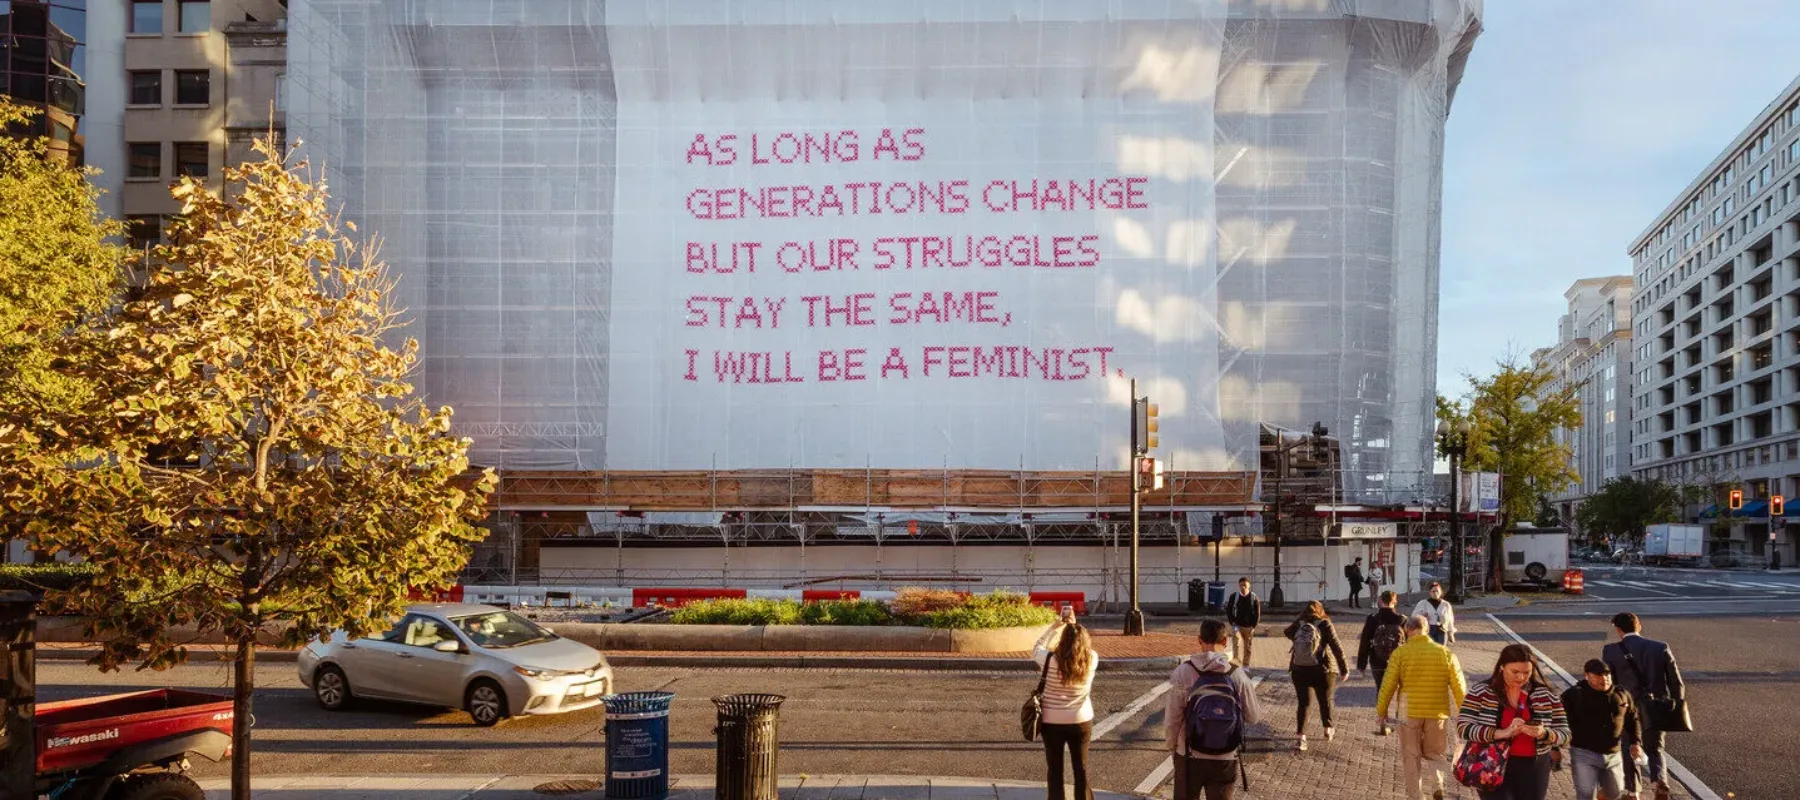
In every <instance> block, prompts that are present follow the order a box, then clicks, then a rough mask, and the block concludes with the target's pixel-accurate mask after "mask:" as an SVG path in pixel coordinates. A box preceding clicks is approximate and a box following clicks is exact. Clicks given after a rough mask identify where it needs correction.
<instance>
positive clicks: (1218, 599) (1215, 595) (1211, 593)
mask: <svg viewBox="0 0 1800 800" xmlns="http://www.w3.org/2000/svg"><path fill="white" fill-rule="evenodd" d="M1206 605H1207V606H1208V607H1209V608H1224V607H1225V584H1224V583H1222V582H1220V581H1207V582H1206Z"/></svg>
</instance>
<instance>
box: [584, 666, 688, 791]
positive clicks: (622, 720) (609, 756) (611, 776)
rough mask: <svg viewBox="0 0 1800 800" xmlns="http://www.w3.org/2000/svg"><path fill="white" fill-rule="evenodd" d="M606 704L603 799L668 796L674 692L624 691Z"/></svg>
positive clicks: (605, 699)
mask: <svg viewBox="0 0 1800 800" xmlns="http://www.w3.org/2000/svg"><path fill="white" fill-rule="evenodd" d="M600 699H601V702H604V703H606V796H607V797H609V798H614V800H664V798H667V797H668V796H669V703H670V702H671V701H673V700H674V699H675V693H674V692H625V693H622V694H609V695H607V696H605V697H602V698H600Z"/></svg>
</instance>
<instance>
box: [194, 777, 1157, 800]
mask: <svg viewBox="0 0 1800 800" xmlns="http://www.w3.org/2000/svg"><path fill="white" fill-rule="evenodd" d="M594 780H595V779H594V778H593V777H586V776H579V775H499V776H493V775H389V776H381V777H329V776H292V777H266V778H265V777H259V778H256V779H255V781H254V786H255V794H256V797H257V798H258V800H315V799H316V800H385V799H386V798H392V800H541V798H544V797H573V798H583V799H593V798H600V797H604V796H605V792H604V791H602V790H600V789H598V788H593V787H594ZM200 785H201V787H202V788H204V789H205V790H206V796H207V798H208V800H224V798H226V797H228V796H229V795H230V791H229V790H230V783H229V782H228V781H224V780H213V781H202V782H201V784H200ZM780 786H781V797H782V798H783V800H1043V797H1044V784H1042V783H1020V782H1014V781H989V780H977V779H971V778H928V777H923V776H918V775H873V776H861V775H804V776H802V775H794V776H783V777H782V778H781V783H780ZM669 790H670V791H669V800H711V799H712V797H713V776H711V775H675V776H672V777H671V778H670V779H669ZM1065 791H1067V790H1066V789H1065ZM1094 797H1095V800H1130V798H1131V795H1124V794H1117V793H1114V792H1100V791H1096V792H1094Z"/></svg>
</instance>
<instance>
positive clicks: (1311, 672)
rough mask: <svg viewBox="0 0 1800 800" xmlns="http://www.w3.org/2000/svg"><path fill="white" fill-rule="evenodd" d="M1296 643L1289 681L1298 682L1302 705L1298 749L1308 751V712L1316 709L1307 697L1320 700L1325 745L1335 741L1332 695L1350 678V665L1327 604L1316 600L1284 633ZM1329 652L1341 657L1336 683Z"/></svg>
mask: <svg viewBox="0 0 1800 800" xmlns="http://www.w3.org/2000/svg"><path fill="white" fill-rule="evenodd" d="M1283 633H1284V634H1285V635H1286V636H1287V638H1288V639H1289V640H1290V641H1292V642H1293V643H1294V645H1293V647H1292V648H1291V649H1290V650H1289V652H1288V677H1289V678H1291V679H1292V680H1293V681H1294V697H1295V699H1296V700H1298V701H1299V703H1300V710H1299V717H1300V719H1299V725H1298V734H1299V737H1300V742H1299V744H1298V745H1296V747H1297V748H1298V749H1300V750H1305V749H1306V711H1307V708H1308V707H1310V706H1311V705H1312V698H1310V697H1308V696H1307V692H1308V691H1309V690H1310V691H1311V692H1312V693H1313V696H1315V697H1317V698H1319V722H1321V723H1324V725H1325V741H1327V742H1329V741H1331V737H1332V734H1333V733H1334V731H1333V730H1332V728H1331V693H1332V691H1333V690H1334V689H1336V688H1337V681H1341V680H1343V679H1345V678H1348V677H1350V665H1349V663H1348V662H1346V661H1345V660H1344V646H1343V645H1342V644H1340V643H1339V642H1338V635H1337V629H1336V628H1334V627H1332V625H1331V615H1330V614H1327V613H1325V604H1323V603H1320V602H1319V601H1317V600H1314V601H1312V602H1310V603H1307V604H1306V609H1305V610H1303V611H1301V612H1300V618H1299V619H1296V620H1294V621H1293V622H1292V623H1290V624H1289V625H1288V626H1287V630H1286V631H1284V632H1283ZM1326 650H1330V651H1331V655H1333V656H1336V657H1337V666H1338V668H1337V676H1336V680H1333V679H1332V672H1331V663H1330V662H1329V661H1327V660H1326Z"/></svg>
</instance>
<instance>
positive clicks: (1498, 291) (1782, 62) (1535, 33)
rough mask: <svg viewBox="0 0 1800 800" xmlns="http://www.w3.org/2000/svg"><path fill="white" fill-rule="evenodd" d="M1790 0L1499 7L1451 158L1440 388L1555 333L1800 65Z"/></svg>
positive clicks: (1476, 61)
mask: <svg viewBox="0 0 1800 800" xmlns="http://www.w3.org/2000/svg"><path fill="white" fill-rule="evenodd" d="M1796 32H1800V2H1794V0H1578V1H1573V0H1487V5H1486V22H1485V30H1484V31H1483V33H1482V35H1481V38H1480V39H1478V40H1477V41H1476V44H1475V51H1474V54H1473V56H1472V57H1471V59H1470V63H1469V67H1468V71H1467V73H1465V74H1464V76H1463V81H1462V86H1461V88H1459V89H1458V90H1457V94H1456V102H1455V104H1454V105H1453V106H1452V108H1451V111H1450V123H1449V128H1448V133H1447V136H1448V138H1447V142H1446V146H1445V156H1444V228H1443V282H1442V300H1441V303H1440V306H1439V321H1438V391H1439V392H1440V393H1443V394H1447V395H1450V396H1453V397H1454V396H1460V395H1461V394H1463V392H1464V391H1466V389H1467V386H1468V383H1467V381H1466V380H1464V377H1463V376H1464V375H1465V374H1466V373H1470V372H1473V373H1475V374H1478V375H1485V374H1487V373H1489V372H1491V371H1492V369H1493V365H1494V361H1495V360H1496V359H1498V358H1500V357H1501V356H1504V355H1506V354H1507V353H1509V352H1517V353H1529V352H1530V351H1531V350H1532V349H1534V348H1537V347H1541V346H1544V345H1548V344H1552V343H1554V342H1555V340H1556V320H1557V317H1558V316H1560V315H1561V314H1562V313H1563V312H1564V311H1565V310H1566V308H1567V305H1566V303H1565V302H1564V300H1563V296H1562V295H1563V291H1564V290H1566V289H1567V288H1568V287H1569V284H1570V283H1571V282H1573V281H1575V280H1576V279H1578V278H1585V277H1594V276H1600V275H1624V274H1628V273H1629V272H1630V271H1631V267H1630V261H1629V259H1628V258H1627V257H1626V255H1625V249H1626V248H1627V247H1628V246H1629V245H1630V243H1631V240H1632V239H1633V238H1635V237H1636V236H1637V235H1638V234H1639V233H1641V232H1643V230H1644V229H1645V228H1647V227H1649V225H1650V223H1651V222H1652V221H1654V218H1655V216H1656V214H1658V213H1660V212H1661V211H1662V210H1663V208H1665V207H1667V206H1668V205H1669V203H1671V202H1672V201H1674V199H1675V195H1676V193H1677V192H1680V191H1681V190H1682V189H1684V188H1686V186H1687V184H1688V182H1689V181H1692V180H1693V179H1694V178H1695V177H1696V176H1698V175H1699V172H1700V170H1701V169H1703V168H1704V167H1705V166H1706V165H1707V164H1708V163H1710V162H1711V161H1712V159H1713V158H1714V157H1715V156H1717V155H1718V154H1719V152H1720V151H1721V150H1723V149H1724V148H1725V146H1726V145H1727V144H1729V143H1730V142H1731V140H1732V139H1733V138H1734V137H1736V136H1737V134H1738V133H1739V132H1740V131H1742V130H1743V128H1744V126H1745V125H1747V124H1749V122H1750V120H1751V118H1752V117H1754V116H1755V115H1756V114H1757V113H1759V112H1760V111H1762V109H1763V108H1764V106H1766V105H1768V104H1769V102H1770V101H1772V100H1773V99H1774V98H1775V95H1776V94H1777V93H1778V92H1780V91H1781V90H1782V89H1783V88H1784V87H1786V86H1787V85H1788V83H1790V82H1792V81H1793V80H1794V77H1795V76H1796V75H1797V74H1800V46H1796V41H1797V40H1796V36H1795V34H1796Z"/></svg>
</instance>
